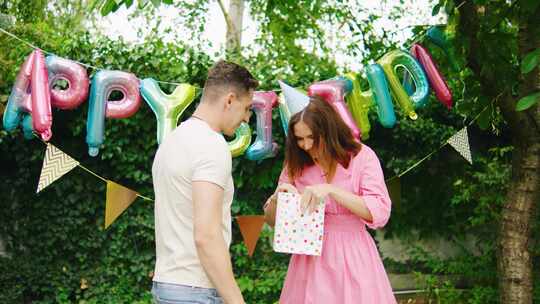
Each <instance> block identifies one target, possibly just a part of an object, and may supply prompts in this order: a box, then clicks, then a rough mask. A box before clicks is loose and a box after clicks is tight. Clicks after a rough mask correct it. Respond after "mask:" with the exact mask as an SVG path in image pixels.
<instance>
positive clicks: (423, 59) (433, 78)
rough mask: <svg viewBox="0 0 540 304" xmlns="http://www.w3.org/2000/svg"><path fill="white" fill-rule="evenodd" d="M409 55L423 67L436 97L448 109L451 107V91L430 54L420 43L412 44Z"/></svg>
mask: <svg viewBox="0 0 540 304" xmlns="http://www.w3.org/2000/svg"><path fill="white" fill-rule="evenodd" d="M411 55H413V56H414V57H415V58H416V59H417V60H418V62H420V64H421V65H422V67H423V68H424V71H425V72H426V75H427V78H428V80H429V84H430V85H431V88H432V89H433V91H434V92H435V96H437V99H438V100H439V101H440V102H441V103H442V104H444V105H445V106H446V107H447V108H448V109H451V108H452V92H450V89H449V88H448V85H447V84H446V81H445V80H444V77H443V76H442V75H441V73H440V72H439V70H438V69H437V65H435V62H433V58H431V54H429V52H428V51H427V50H426V49H425V48H424V47H423V46H421V45H420V44H416V43H415V44H413V46H412V47H411Z"/></svg>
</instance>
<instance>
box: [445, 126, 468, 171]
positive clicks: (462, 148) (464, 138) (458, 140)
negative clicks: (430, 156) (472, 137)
mask: <svg viewBox="0 0 540 304" xmlns="http://www.w3.org/2000/svg"><path fill="white" fill-rule="evenodd" d="M448 143H449V144H450V145H451V146H452V147H454V149H456V151H458V152H459V154H461V156H463V157H464V158H465V159H466V160H467V161H468V162H469V163H471V164H472V156H471V147H470V146H469V135H468V133H467V127H465V128H463V129H461V130H459V132H457V133H456V134H454V136H452V137H450V139H449V140H448Z"/></svg>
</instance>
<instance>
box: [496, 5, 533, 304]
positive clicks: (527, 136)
mask: <svg viewBox="0 0 540 304" xmlns="http://www.w3.org/2000/svg"><path fill="white" fill-rule="evenodd" d="M537 13H538V14H540V9H538V10H537ZM538 14H532V16H535V15H536V16H539V15H538ZM533 18H534V17H532V18H530V19H529V20H523V22H522V24H520V30H519V47H520V52H519V53H520V55H521V59H523V57H524V56H525V55H526V54H527V53H529V52H531V51H533V50H534V49H537V48H540V30H539V27H540V24H539V23H540V22H538V20H534V19H533ZM536 19H538V18H537V17H536ZM533 91H540V69H539V68H538V67H537V68H536V69H535V70H533V71H532V72H530V73H528V74H526V75H524V78H523V82H522V86H521V88H520V97H523V96H527V95H529V94H531V93H532V92H533ZM511 107H515V102H512V103H511V104H509V105H508V106H506V107H504V108H503V111H504V112H506V113H507V115H513V114H512V112H513V113H516V112H515V111H514V110H513V109H512V108H511ZM514 115H515V114H514ZM514 118H515V117H514ZM517 120H518V123H517V124H515V125H513V126H512V129H515V128H519V130H512V131H515V132H512V133H513V135H514V137H513V138H514V151H513V163H512V180H511V182H510V190H509V191H508V193H507V195H506V200H505V204H504V207H503V210H502V214H501V225H500V231H499V239H498V245H499V246H498V247H499V251H498V258H497V267H498V272H499V290H500V300H501V303H527V304H529V303H532V295H533V292H532V291H533V274H532V258H531V254H530V248H529V240H530V239H531V225H532V223H533V219H534V215H535V213H536V204H537V203H538V200H539V199H540V197H539V193H540V106H539V105H538V104H537V105H535V106H533V107H532V108H529V109H528V110H527V111H526V112H525V113H523V115H520V116H519V118H518V119H517Z"/></svg>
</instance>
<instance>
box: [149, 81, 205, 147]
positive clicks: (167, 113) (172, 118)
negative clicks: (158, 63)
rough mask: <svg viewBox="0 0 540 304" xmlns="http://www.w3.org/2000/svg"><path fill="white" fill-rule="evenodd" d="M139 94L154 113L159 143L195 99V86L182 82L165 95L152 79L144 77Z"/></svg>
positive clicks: (174, 126) (173, 127)
mask: <svg viewBox="0 0 540 304" xmlns="http://www.w3.org/2000/svg"><path fill="white" fill-rule="evenodd" d="M141 95H142V97H143V98H144V100H145V101H146V103H147V104H148V105H149V106H150V108H151V109H152V111H153V112H154V115H156V120H157V142H158V144H161V143H162V142H163V139H164V138H165V136H167V135H168V134H169V133H170V132H171V131H172V130H174V129H175V128H176V125H177V123H178V119H179V118H180V116H182V113H183V112H184V110H185V109H186V108H187V107H188V106H189V105H190V104H191V103H192V102H193V100H195V87H194V86H192V85H189V84H185V83H183V84H180V85H179V86H177V87H176V89H174V91H173V92H172V94H170V95H167V94H165V93H163V91H162V90H161V89H160V87H159V84H158V83H157V82H156V81H155V80H154V79H152V78H146V79H143V80H142V81H141Z"/></svg>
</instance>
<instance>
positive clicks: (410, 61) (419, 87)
mask: <svg viewBox="0 0 540 304" xmlns="http://www.w3.org/2000/svg"><path fill="white" fill-rule="evenodd" d="M378 63H379V64H380V65H381V67H382V68H383V70H384V72H385V74H386V79H387V80H388V83H389V84H390V88H391V89H392V93H393V96H394V98H395V99H396V101H397V102H398V103H399V105H400V106H401V109H402V110H403V111H404V113H405V114H406V115H407V116H409V118H411V119H413V120H414V119H416V118H418V115H417V114H416V112H415V111H414V108H415V107H416V108H418V107H422V106H424V105H425V103H426V101H427V97H428V94H429V84H428V80H427V77H426V74H425V73H424V71H423V70H422V67H421V66H420V64H419V63H418V62H417V61H416V59H414V58H413V57H412V56H411V55H410V54H407V53H405V52H403V51H399V50H395V51H391V52H389V53H386V54H385V55H384V56H383V57H382V58H381V59H380V60H379V62H378ZM398 67H403V68H405V70H406V71H407V72H408V73H409V74H411V76H412V78H413V80H414V83H415V85H416V91H415V92H414V93H413V94H412V96H410V97H409V95H408V94H407V92H406V91H405V89H404V88H403V86H402V85H401V83H400V82H399V78H398V76H397V74H396V69H397V68H398ZM413 104H414V106H413Z"/></svg>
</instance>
